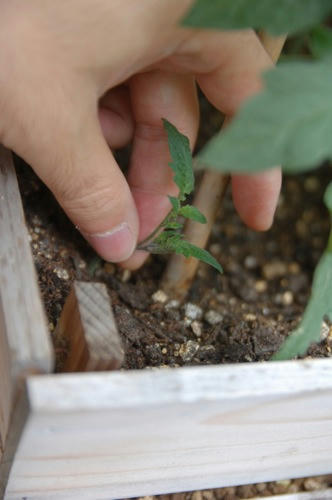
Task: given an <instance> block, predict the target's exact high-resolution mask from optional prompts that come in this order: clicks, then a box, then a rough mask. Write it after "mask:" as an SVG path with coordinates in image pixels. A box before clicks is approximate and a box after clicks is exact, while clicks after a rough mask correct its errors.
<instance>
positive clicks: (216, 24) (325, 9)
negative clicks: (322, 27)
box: [182, 0, 332, 35]
mask: <svg viewBox="0 0 332 500" xmlns="http://www.w3.org/2000/svg"><path fill="white" fill-rule="evenodd" d="M331 11H332V4H331V1H330V0H196V1H195V3H194V5H193V6H192V8H191V9H190V11H189V12H188V14H187V15H186V17H185V18H184V19H183V21H182V24H184V25H185V26H191V27H195V28H212V29H243V28H255V29H260V28H263V29H265V30H267V31H269V32H270V33H271V34H275V35H280V34H282V33H295V32H298V31H301V30H304V29H306V28H308V27H311V26H314V25H315V24H318V23H319V22H320V21H321V20H323V19H324V18H325V17H327V15H328V14H329V13H330V12H331Z"/></svg>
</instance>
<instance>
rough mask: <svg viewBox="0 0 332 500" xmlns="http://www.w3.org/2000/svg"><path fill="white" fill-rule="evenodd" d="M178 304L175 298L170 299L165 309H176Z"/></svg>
mask: <svg viewBox="0 0 332 500" xmlns="http://www.w3.org/2000/svg"><path fill="white" fill-rule="evenodd" d="M179 306H180V302H179V301H178V300H176V299H172V300H170V301H169V302H167V304H166V305H165V309H177V308H178V307H179Z"/></svg>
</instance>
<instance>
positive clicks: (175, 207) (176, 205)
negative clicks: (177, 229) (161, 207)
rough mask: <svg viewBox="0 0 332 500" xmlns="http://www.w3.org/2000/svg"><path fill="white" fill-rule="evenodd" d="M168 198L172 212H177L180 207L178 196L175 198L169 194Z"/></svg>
mask: <svg viewBox="0 0 332 500" xmlns="http://www.w3.org/2000/svg"><path fill="white" fill-rule="evenodd" d="M168 199H169V201H170V202H171V205H172V208H173V210H174V212H175V213H176V214H177V213H178V212H179V210H180V207H181V204H180V200H179V199H178V198H175V196H169V197H168Z"/></svg>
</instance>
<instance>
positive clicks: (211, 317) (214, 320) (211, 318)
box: [204, 309, 224, 326]
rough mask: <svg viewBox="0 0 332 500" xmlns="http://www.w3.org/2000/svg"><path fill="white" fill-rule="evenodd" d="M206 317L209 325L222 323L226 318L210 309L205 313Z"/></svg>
mask: <svg viewBox="0 0 332 500" xmlns="http://www.w3.org/2000/svg"><path fill="white" fill-rule="evenodd" d="M204 319H205V321H206V322H207V323H209V325H211V326H214V325H218V324H219V323H221V322H222V320H223V319H224V318H223V316H222V315H221V314H219V313H218V312H217V311H213V310H212V309H210V311H207V313H206V314H205V316H204Z"/></svg>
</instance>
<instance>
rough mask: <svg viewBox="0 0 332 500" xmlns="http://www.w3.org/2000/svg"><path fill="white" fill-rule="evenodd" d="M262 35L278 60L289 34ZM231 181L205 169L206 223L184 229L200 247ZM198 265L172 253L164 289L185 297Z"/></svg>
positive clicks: (202, 200) (198, 198)
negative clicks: (276, 35)
mask: <svg viewBox="0 0 332 500" xmlns="http://www.w3.org/2000/svg"><path fill="white" fill-rule="evenodd" d="M259 37H260V40H261V42H262V44H263V46H264V48H265V50H266V51H267V53H268V54H269V55H270V57H271V59H272V60H273V62H274V63H276V62H277V60H278V58H279V55H280V53H281V50H282V47H283V45H284V43H285V40H286V35H285V36H279V37H272V36H271V35H269V34H268V33H266V32H261V33H260V34H259ZM228 122H229V120H228V119H227V117H226V119H225V122H224V125H223V127H224V126H227V123H228ZM228 183H229V175H226V174H223V173H220V172H217V171H213V170H206V171H205V172H204V174H203V178H202V180H201V183H200V185H199V188H198V190H197V193H196V195H195V198H194V202H193V205H194V206H195V207H197V208H198V209H199V210H200V211H201V212H203V214H204V215H205V217H206V219H207V224H204V225H201V224H197V223H196V222H194V221H191V220H189V221H188V222H187V223H186V228H185V238H186V239H187V240H188V241H190V242H191V243H193V244H194V245H197V246H199V247H201V248H205V246H206V245H207V242H208V240H209V237H210V234H211V229H212V227H213V224H214V222H215V219H216V216H217V213H218V209H219V207H220V205H221V202H222V200H223V198H224V196H225V193H226V190H227V186H228ZM198 264H199V261H198V260H197V259H194V258H192V257H190V258H188V259H186V258H185V257H183V256H182V255H172V257H171V258H170V260H169V262H168V265H167V268H166V271H165V273H164V276H163V278H162V282H161V288H162V290H164V291H165V292H166V293H167V294H168V295H170V296H171V297H176V298H177V299H180V300H182V299H184V297H185V296H186V294H187V292H188V290H189V288H190V286H191V283H192V281H193V279H194V276H195V274H196V271H197V267H198Z"/></svg>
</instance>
